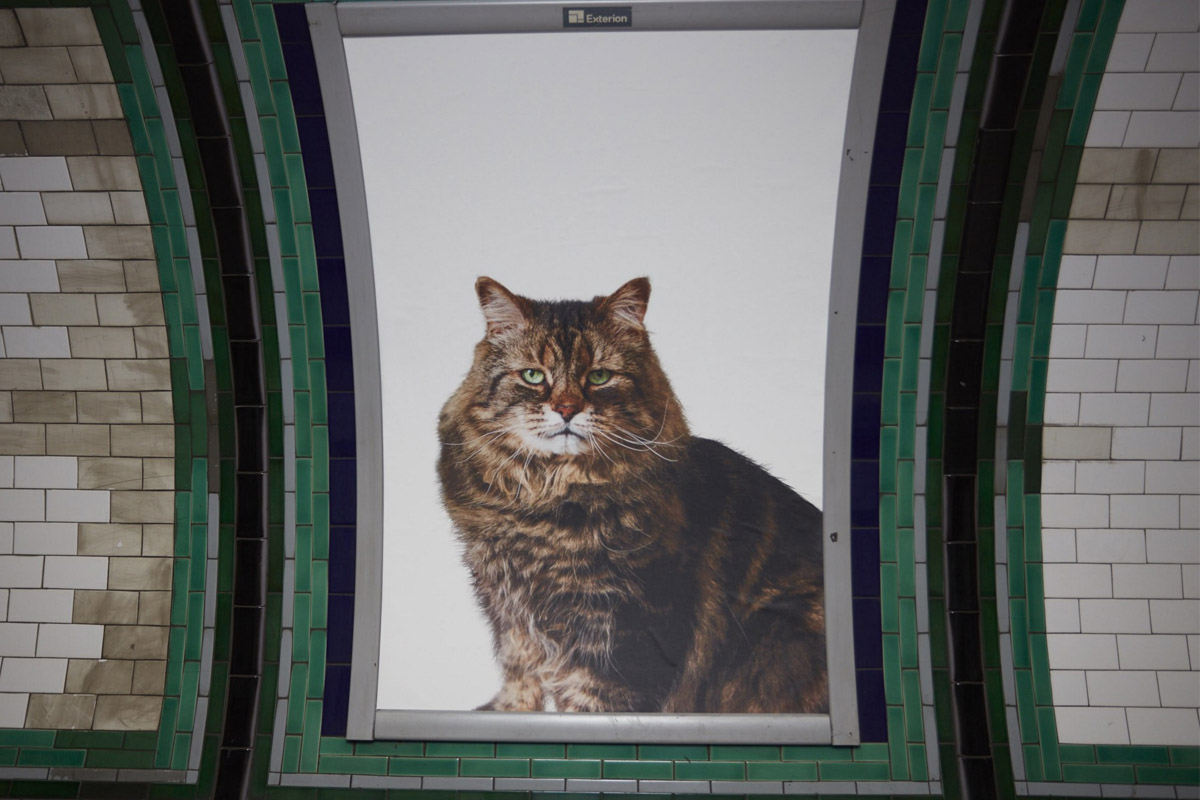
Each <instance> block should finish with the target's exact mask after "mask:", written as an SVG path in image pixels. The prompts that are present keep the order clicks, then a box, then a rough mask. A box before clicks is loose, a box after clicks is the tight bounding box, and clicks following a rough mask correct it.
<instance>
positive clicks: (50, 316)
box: [29, 294, 99, 325]
mask: <svg viewBox="0 0 1200 800" xmlns="http://www.w3.org/2000/svg"><path fill="white" fill-rule="evenodd" d="M29 307H30V309H31V310H32V312H33V324H34V325H95V324H97V323H98V322H99V319H98V318H97V317H96V297H95V295H90V294H31V295H29Z"/></svg>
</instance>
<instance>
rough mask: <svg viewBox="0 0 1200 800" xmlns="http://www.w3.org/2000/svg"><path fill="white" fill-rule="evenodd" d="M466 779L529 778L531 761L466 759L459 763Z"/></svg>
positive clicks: (460, 770) (460, 773)
mask: <svg viewBox="0 0 1200 800" xmlns="http://www.w3.org/2000/svg"><path fill="white" fill-rule="evenodd" d="M458 764H459V769H458V774H459V775H461V776H463V777H464V778H527V777H529V760H528V759H520V758H464V759H462V760H461V761H459V762H458Z"/></svg>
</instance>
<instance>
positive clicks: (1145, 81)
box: [1096, 72, 1181, 111]
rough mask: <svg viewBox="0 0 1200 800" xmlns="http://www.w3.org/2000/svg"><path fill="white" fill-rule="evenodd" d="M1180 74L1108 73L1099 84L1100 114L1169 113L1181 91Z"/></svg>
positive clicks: (1097, 100)
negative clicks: (1155, 111) (1176, 95)
mask: <svg viewBox="0 0 1200 800" xmlns="http://www.w3.org/2000/svg"><path fill="white" fill-rule="evenodd" d="M1180 77H1181V76H1180V74H1179V73H1178V72H1109V73H1106V74H1105V75H1104V78H1103V79H1101V81H1100V91H1099V93H1098V94H1097V95H1096V108H1097V109H1099V110H1101V111H1134V110H1138V109H1142V110H1159V111H1166V110H1168V109H1170V108H1171V105H1172V104H1173V103H1174V102H1175V94H1176V93H1177V92H1178V91H1179V79H1180Z"/></svg>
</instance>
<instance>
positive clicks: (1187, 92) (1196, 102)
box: [1171, 72, 1200, 111]
mask: <svg viewBox="0 0 1200 800" xmlns="http://www.w3.org/2000/svg"><path fill="white" fill-rule="evenodd" d="M1171 109H1172V110H1173V111H1196V110H1197V109H1200V75H1198V74H1197V73H1195V72H1189V73H1187V74H1185V75H1184V76H1183V80H1181V81H1180V82H1179V91H1178V92H1177V93H1176V94H1175V103H1174V104H1173V105H1172V106H1171Z"/></svg>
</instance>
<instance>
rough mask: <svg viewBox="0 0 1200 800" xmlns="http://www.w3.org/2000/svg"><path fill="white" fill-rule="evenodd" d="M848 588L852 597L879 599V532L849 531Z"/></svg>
mask: <svg viewBox="0 0 1200 800" xmlns="http://www.w3.org/2000/svg"><path fill="white" fill-rule="evenodd" d="M850 544H851V549H850V552H851V553H853V557H852V558H851V559H850V562H851V567H850V587H851V589H850V590H851V594H853V596H854V597H874V598H876V599H878V597H879V530H878V529H877V528H855V529H853V530H851V531H850Z"/></svg>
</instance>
